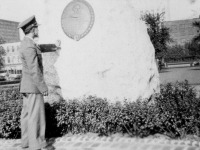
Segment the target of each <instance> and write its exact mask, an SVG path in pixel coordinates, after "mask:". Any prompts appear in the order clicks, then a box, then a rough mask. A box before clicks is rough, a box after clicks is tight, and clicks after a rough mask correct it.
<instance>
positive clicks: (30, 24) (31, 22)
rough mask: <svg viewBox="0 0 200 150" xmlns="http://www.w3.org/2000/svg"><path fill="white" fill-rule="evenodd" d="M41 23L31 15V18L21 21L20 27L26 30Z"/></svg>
mask: <svg viewBox="0 0 200 150" xmlns="http://www.w3.org/2000/svg"><path fill="white" fill-rule="evenodd" d="M38 25H39V24H38V23H37V21H36V19H35V16H34V15H33V16H31V17H30V18H28V19H26V20H25V21H23V22H21V23H20V24H19V26H18V27H17V28H18V29H19V28H21V29H22V30H23V31H24V32H28V31H30V30H31V29H32V28H33V27H37V26H38Z"/></svg>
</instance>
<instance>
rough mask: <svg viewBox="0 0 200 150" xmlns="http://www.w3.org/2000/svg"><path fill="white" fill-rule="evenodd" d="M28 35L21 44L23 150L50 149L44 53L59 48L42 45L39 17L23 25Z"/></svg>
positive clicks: (29, 19) (20, 25)
mask: <svg viewBox="0 0 200 150" xmlns="http://www.w3.org/2000/svg"><path fill="white" fill-rule="evenodd" d="M18 28H21V29H22V30H23V32H24V33H25V37H24V39H23V41H22V42H21V45H20V57H21V60H22V65H23V69H22V79H21V84H20V93H22V95H23V108H22V112H21V136H22V137H21V138H22V148H27V147H29V148H30V149H35V150H36V149H42V148H46V147H47V144H46V140H45V128H46V121H45V108H44V98H43V96H48V88H47V85H46V83H45V81H44V76H43V65H42V56H41V53H42V52H50V51H56V50H57V49H58V46H59V45H60V43H58V44H57V45H53V44H50V45H38V44H36V43H35V42H34V38H37V37H38V36H39V35H38V24H37V22H36V19H35V16H32V17H30V18H28V19H27V20H25V21H23V22H22V23H20V24H19V26H18Z"/></svg>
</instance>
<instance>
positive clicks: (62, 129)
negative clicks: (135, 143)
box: [0, 81, 200, 138]
mask: <svg viewBox="0 0 200 150" xmlns="http://www.w3.org/2000/svg"><path fill="white" fill-rule="evenodd" d="M13 91H15V90H14V89H11V90H4V91H1V96H2V95H3V96H2V97H3V99H2V100H1V103H2V104H3V105H1V107H0V108H1V109H0V110H1V112H0V117H1V120H2V121H1V124H0V136H1V137H3V138H19V136H20V122H19V120H20V113H21V106H22V98H21V97H20V96H19V91H15V92H13ZM9 95H11V96H9ZM45 109H46V122H47V128H46V136H47V137H56V136H62V135H64V134H67V133H73V134H78V133H87V132H92V133H98V134H99V135H111V134H115V133H122V134H128V135H130V136H138V137H146V136H149V135H154V134H156V133H160V134H165V135H167V136H170V137H172V138H184V137H185V136H186V135H187V134H195V135H197V136H199V127H200V121H199V120H200V99H199V98H196V91H195V90H194V89H193V88H192V87H191V86H190V85H189V84H188V82H187V81H185V82H176V83H174V84H172V83H168V84H166V85H161V93H160V94H158V95H156V96H155V98H154V99H151V100H140V99H139V100H137V101H136V102H129V101H126V100H125V101H124V103H120V102H116V103H109V102H108V100H107V99H101V98H97V97H95V96H89V97H85V98H83V99H82V100H77V99H73V100H68V101H65V100H63V99H61V100H60V101H58V102H55V103H53V104H51V105H50V104H48V103H45Z"/></svg>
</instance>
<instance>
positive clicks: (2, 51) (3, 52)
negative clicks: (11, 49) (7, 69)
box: [0, 45, 6, 70]
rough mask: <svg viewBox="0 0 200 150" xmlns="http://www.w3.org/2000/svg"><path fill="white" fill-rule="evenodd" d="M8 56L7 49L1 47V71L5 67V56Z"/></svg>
mask: <svg viewBox="0 0 200 150" xmlns="http://www.w3.org/2000/svg"><path fill="white" fill-rule="evenodd" d="M5 54H6V52H5V49H4V48H3V47H2V46H1V45H0V70H1V69H2V68H3V67H4V59H3V56H4V55H5Z"/></svg>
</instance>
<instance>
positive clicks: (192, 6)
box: [0, 0, 200, 22]
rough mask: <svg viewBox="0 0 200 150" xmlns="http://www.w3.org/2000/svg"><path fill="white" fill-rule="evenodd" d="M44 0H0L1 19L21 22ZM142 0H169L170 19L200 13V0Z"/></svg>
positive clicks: (40, 8) (41, 8)
mask: <svg viewBox="0 0 200 150" xmlns="http://www.w3.org/2000/svg"><path fill="white" fill-rule="evenodd" d="M44 1H48V0H0V19H5V20H11V21H17V22H21V21H22V20H24V19H26V18H28V17H30V16H32V15H34V14H35V15H36V16H37V14H39V13H40V12H42V11H44V9H45V7H46V6H45V5H44ZM88 1H89V0H88ZM116 1H117V0H116ZM135 1H137V0H135ZM142 1H143V3H141V4H140V5H144V6H143V9H151V8H156V7H159V3H163V2H166V1H169V13H170V18H169V19H170V20H182V19H190V18H192V17H198V16H199V14H200V0H140V2H142ZM153 1H154V2H155V3H152V2H153ZM191 1H194V2H193V3H191Z"/></svg>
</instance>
